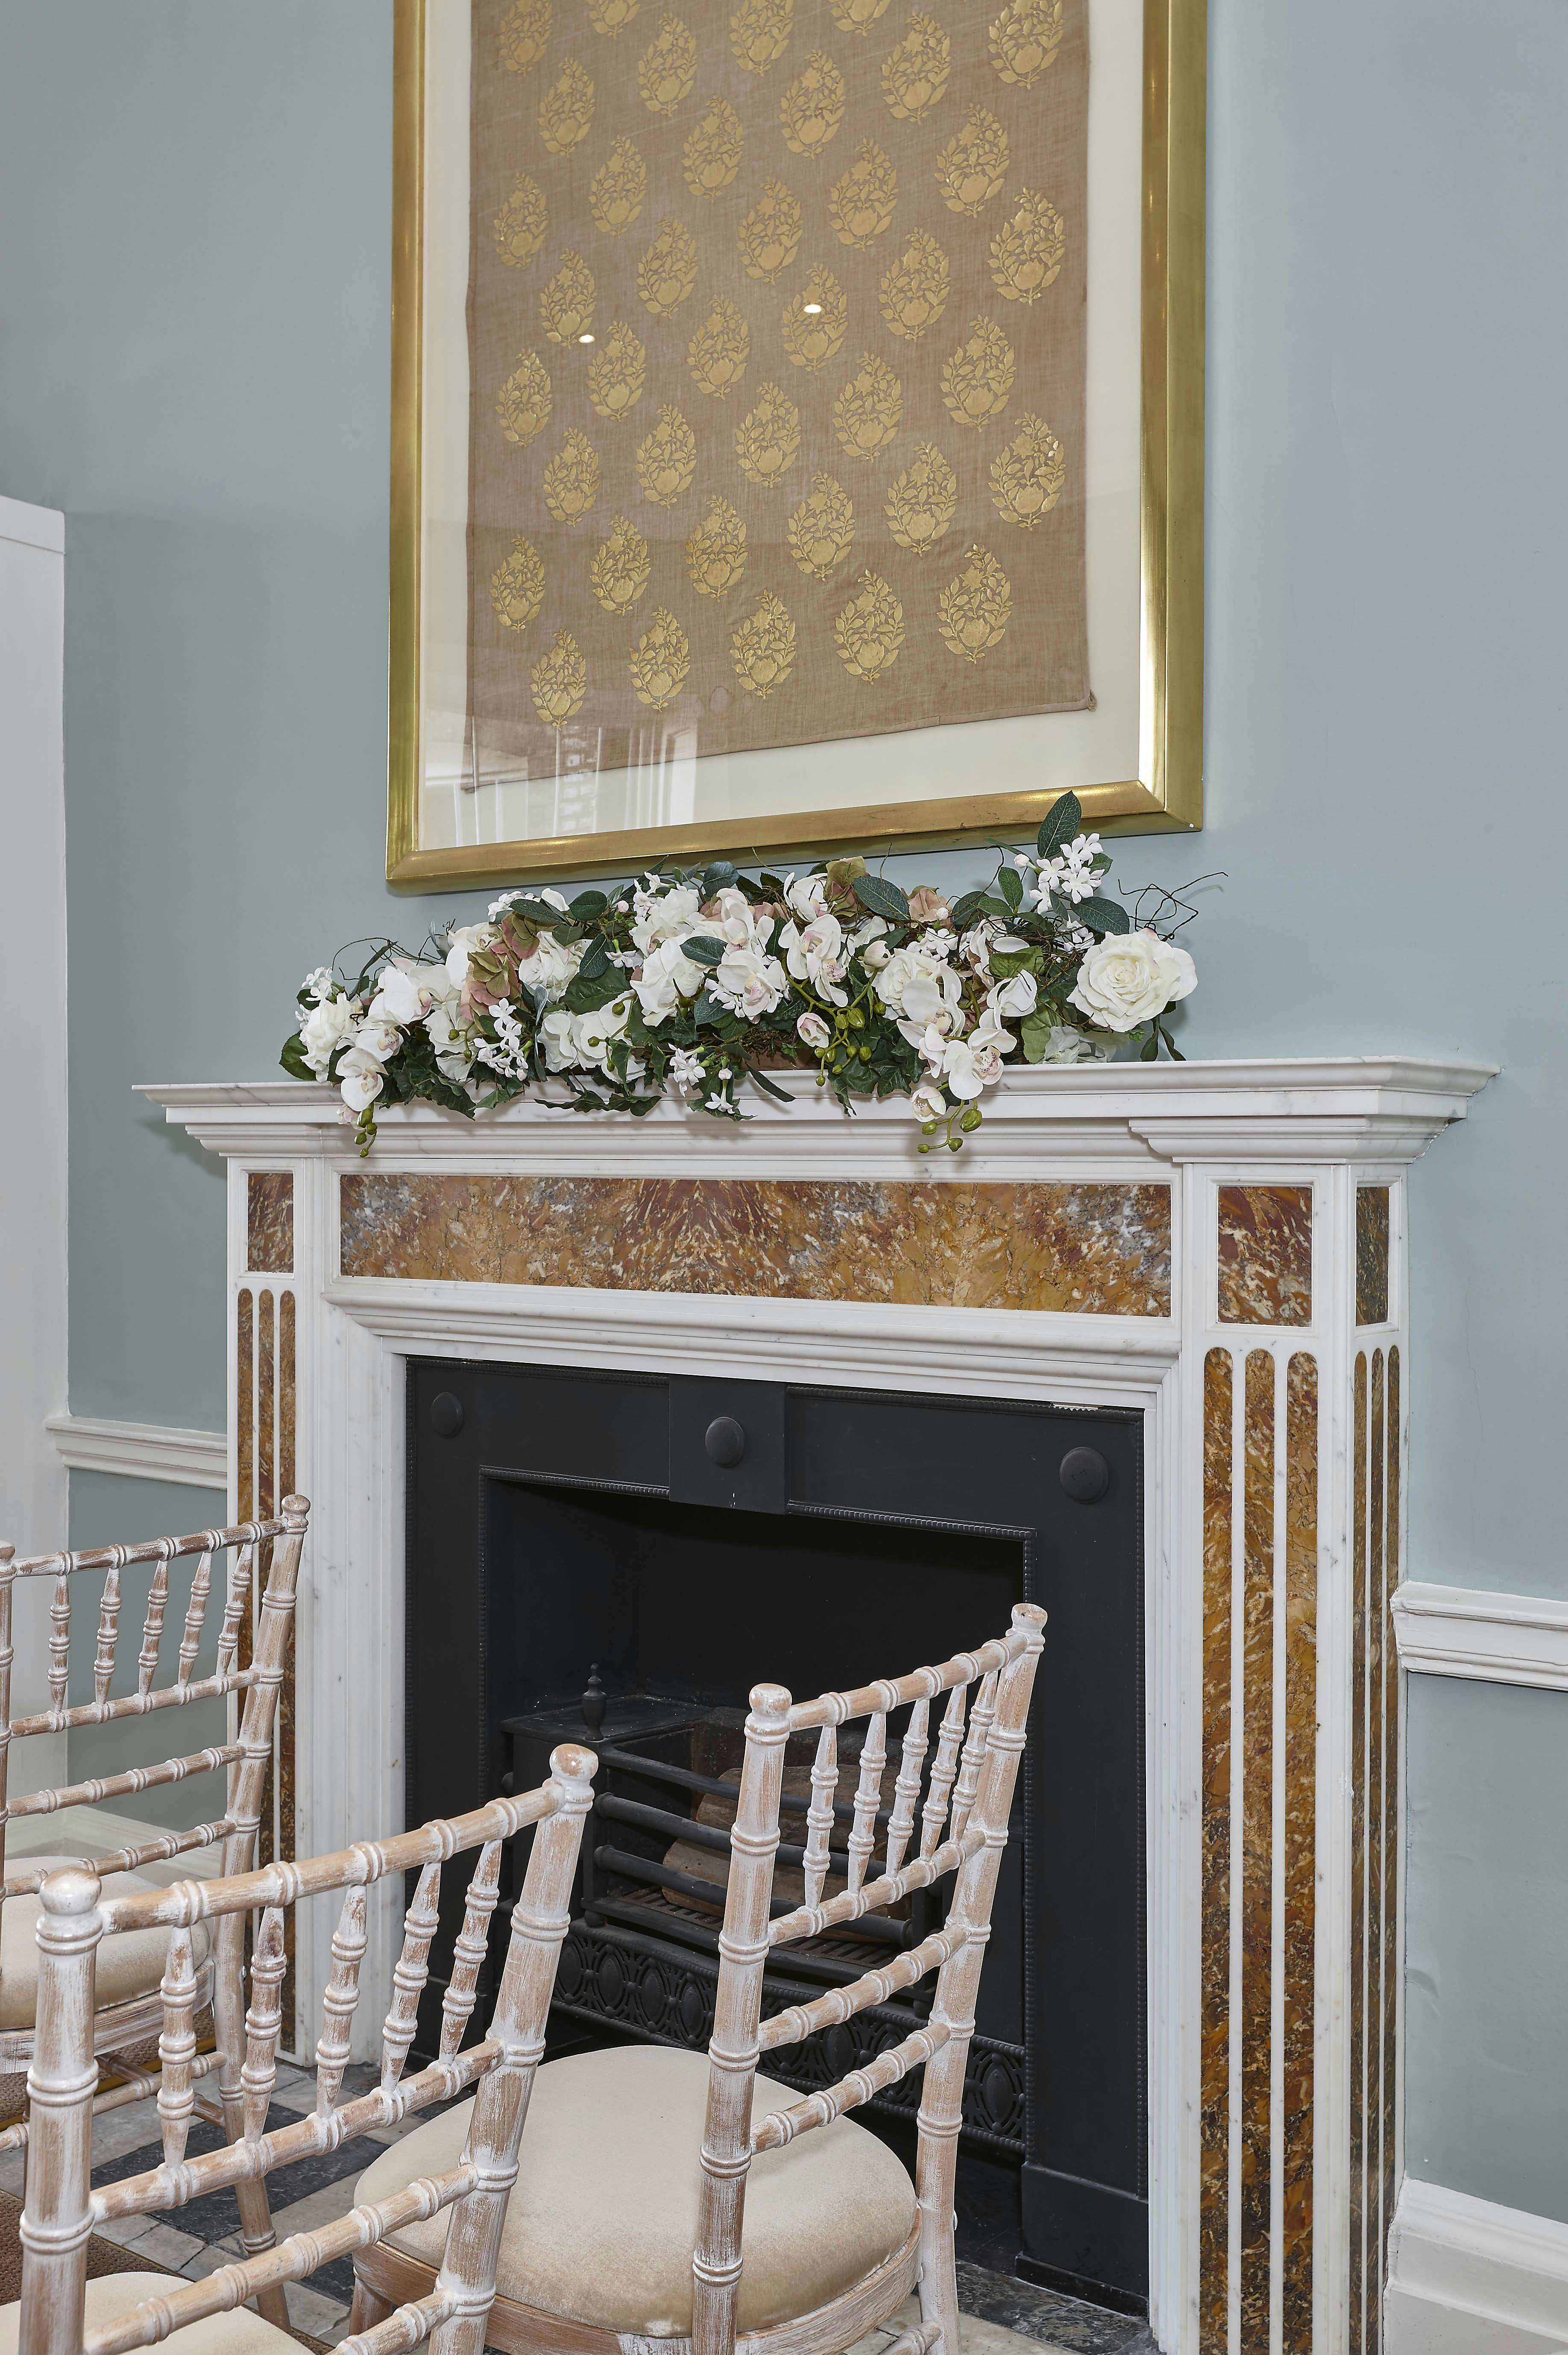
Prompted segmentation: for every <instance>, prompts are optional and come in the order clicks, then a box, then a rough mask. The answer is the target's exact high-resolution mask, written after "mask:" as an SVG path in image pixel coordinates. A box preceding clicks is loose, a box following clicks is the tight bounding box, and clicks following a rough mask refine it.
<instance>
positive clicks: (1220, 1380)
mask: <svg viewBox="0 0 1568 2355" xmlns="http://www.w3.org/2000/svg"><path fill="white" fill-rule="evenodd" d="M1231 1425H1232V1361H1231V1353H1230V1351H1229V1350H1228V1349H1211V1350H1210V1352H1209V1354H1208V1356H1207V1357H1206V1358H1205V1359H1204V1360H1203V1909H1202V1927H1201V1932H1200V1936H1201V1940H1202V1956H1201V1965H1200V1970H1201V1991H1202V2023H1203V2025H1202V2035H1203V2060H1202V2079H1201V2094H1200V2100H1201V2111H1200V2193H1199V2202H1200V2204H1199V2224H1198V2236H1199V2239H1198V2345H1199V2350H1200V2355H1225V2350H1226V2337H1227V2324H1226V2291H1227V2280H1228V2274H1229V2268H1230V2245H1231V1546H1232V1536H1231V1531H1232V1510H1233V1508H1232V1495H1233V1488H1234V1472H1233V1466H1232V1455H1233V1452H1234V1451H1233V1447H1232V1432H1231Z"/></svg>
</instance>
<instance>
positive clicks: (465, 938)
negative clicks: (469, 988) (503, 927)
mask: <svg viewBox="0 0 1568 2355" xmlns="http://www.w3.org/2000/svg"><path fill="white" fill-rule="evenodd" d="M495 937H496V935H495V932H494V931H493V929H492V928H491V926H490V925H488V924H458V925H456V926H454V928H453V934H452V944H451V946H450V947H449V948H448V950H447V952H446V977H447V979H448V980H449V981H450V982H451V984H452V986H453V988H454V989H461V988H462V986H463V985H464V982H465V981H466V980H467V978H468V960H469V958H470V957H471V956H472V955H473V954H474V952H475V949H487V948H488V947H489V945H490V943H491V942H492V941H493V940H494V939H495Z"/></svg>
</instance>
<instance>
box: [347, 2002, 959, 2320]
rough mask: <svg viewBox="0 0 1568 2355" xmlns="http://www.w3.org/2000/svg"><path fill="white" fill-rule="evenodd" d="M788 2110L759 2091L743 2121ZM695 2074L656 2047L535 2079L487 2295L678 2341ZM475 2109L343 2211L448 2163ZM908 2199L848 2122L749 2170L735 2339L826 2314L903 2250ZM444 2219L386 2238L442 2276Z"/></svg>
mask: <svg viewBox="0 0 1568 2355" xmlns="http://www.w3.org/2000/svg"><path fill="white" fill-rule="evenodd" d="M799 2099H800V2095H799V2094H795V2093H792V2092H791V2091H790V2089H789V2088H788V2087H787V2086H785V2085H779V2084H775V2083H773V2081H772V2080H771V2079H769V2078H766V2077H759V2078H758V2079H757V2080H756V2090H755V2093H754V2094H753V2096H752V2116H753V2118H761V2117H763V2115H765V2114H766V2113H767V2112H768V2111H770V2110H777V2109H784V2108H786V2107H787V2106H788V2105H789V2104H790V2103H791V2102H795V2101H798V2100H799ZM707 2102H708V2061H707V2057H706V2055H705V2054H703V2053H699V2052H672V2051H665V2050H664V2049H663V2048H662V2047H660V2046H658V2045H654V2044H637V2045H629V2046H626V2047H624V2048H623V2049H621V2050H619V2051H610V2052H583V2053H577V2054H574V2055H573V2056H572V2057H571V2059H570V2060H567V2061H551V2062H549V2063H548V2064H547V2065H546V2066H545V2067H544V2068H542V2069H541V2070H540V2071H539V2076H538V2077H537V2079H536V2080H535V2083H534V2090H533V2097H532V2099H531V2101H530V2102H529V2104H528V2124H527V2126H525V2127H524V2129H523V2140H522V2148H521V2151H520V2152H519V2154H518V2157H519V2168H518V2174H517V2185H516V2188H515V2189H514V2190H513V2192H512V2196H511V2200H510V2202H509V2204H508V2206H507V2224H506V2231H505V2233H504V2234H503V2237H502V2241H501V2260H500V2264H499V2267H498V2270H497V2274H496V2288H497V2290H498V2292H499V2294H500V2296H502V2297H506V2298H512V2299H515V2300H516V2301H517V2304H519V2305H522V2306H532V2307H541V2308H542V2309H543V2310H544V2312H546V2313H547V2314H559V2315H563V2316H570V2317H571V2318H573V2319H574V2320H576V2321H579V2322H588V2323H595V2324H597V2325H598V2326H599V2328H601V2329H604V2330H615V2331H629V2332H632V2333H634V2334H636V2335H638V2336H641V2337H645V2338H684V2337H685V2336H686V2335H687V2334H688V2332H689V2331H690V2328H691V2248H692V2243H693V2241H694V2240H695V2238H696V2234H697V2200H698V2187H699V2182H700V2179H701V2171H700V2168H699V2160H698V2153H699V2148H700V2147H701V2141H702V2121H703V2115H704V2111H705V2109H706V2107H707ZM473 2107H474V2105H473V2103H472V2102H471V2101H469V2102H463V2103H460V2104H459V2105H457V2106H456V2107H455V2108H454V2109H451V2110H448V2111H447V2112H446V2113H445V2114H444V2115H443V2116H442V2117H439V2118H434V2119H432V2122H431V2123H430V2125H429V2126H421V2127H419V2128H418V2129H417V2130H416V2131H415V2132H414V2133H412V2134H411V2135H407V2136H405V2137H404V2138H403V2139H402V2141H400V2142H398V2143H395V2144H393V2146H392V2147H391V2148H390V2149H389V2150H388V2151H387V2152H386V2153H385V2154H384V2155H383V2157H381V2158H379V2159H378V2160H377V2161H376V2163H375V2165H374V2166H373V2167H371V2168H369V2169H368V2170H367V2171H366V2173H365V2174H363V2175H362V2176H361V2177H360V2179H359V2180H358V2182H357V2185H356V2186H355V2190H354V2199H355V2203H356V2205H360V2204H362V2203H364V2202H366V2201H368V2200H385V2199H386V2198H388V2197H389V2194H390V2193H392V2192H393V2191H396V2190H400V2189H401V2187H402V2186H403V2185H404V2184H405V2183H411V2182H412V2181H413V2180H414V2179H415V2178H416V2177H418V2176H421V2175H433V2174H436V2173H438V2172H440V2170H441V2169H443V2168H448V2167H453V2166H455V2165H456V2163H457V2160H458V2158H460V2156H461V2154H462V2150H463V2143H464V2136H465V2135H466V2133H467V2131H468V2120H469V2115H470V2114H471V2112H472V2110H473ZM914 2219H915V2200H914V2186H913V2185H912V2182H911V2181H910V2179H909V2176H908V2174H907V2173H906V2171H905V2169H904V2168H903V2167H902V2165H901V2162H900V2161H899V2159H898V2158H895V2156H894V2155H893V2153H892V2152H891V2150H889V2149H888V2148H887V2147H885V2145H883V2144H882V2143H880V2142H879V2141H878V2140H877V2138H876V2137H875V2136H874V2135H870V2134H868V2133H867V2132H866V2129H865V2128H864V2126H856V2125H855V2123H854V2122H853V2120H852V2119H849V2118H839V2119H837V2120H836V2121H835V2123H834V2124H833V2125H832V2126H818V2127H816V2128H815V2129H814V2131H813V2132H811V2133H810V2134H807V2135H803V2136H802V2137H801V2138H800V2140H799V2141H798V2142H793V2143H786V2144H785V2146H784V2148H783V2149H782V2150H770V2151H764V2152H763V2153H762V2155H761V2156H760V2157H759V2158H755V2159H753V2161H752V2170H751V2174H750V2177H749V2178H748V2180H747V2185H746V2211H745V2231H744V2236H743V2240H742V2243H741V2253H742V2257H743V2260H744V2263H743V2268H742V2271H741V2305H740V2323H739V2327H740V2328H741V2329H742V2330H763V2329H766V2328H769V2327H770V2326H771V2325H773V2324H774V2323H779V2322H788V2321H791V2320H793V2319H794V2318H795V2316H797V2315H802V2314H809V2313H810V2312H811V2311H812V2309H813V2308H814V2307H818V2306H825V2305H826V2304H827V2302H828V2300H829V2299H830V2298H833V2297H836V2296H838V2295H839V2293H840V2292H842V2291H844V2290H848V2289H852V2288H853V2287H854V2286H855V2284H856V2283H857V2282H859V2281H863V2280H864V2279H865V2277H866V2275H868V2274H869V2273H871V2272H873V2271H874V2270H875V2269H876V2267H877V2266H878V2265H880V2264H882V2263H883V2262H884V2261H885V2260H886V2259H887V2258H889V2257H891V2256H893V2255H894V2254H896V2253H897V2252H898V2251H899V2250H900V2249H901V2248H902V2246H903V2245H904V2243H905V2242H906V2241H907V2240H908V2238H909V2236H910V2232H911V2231H912V2228H913V2225H914ZM447 2221H448V2220H447V2218H446V2217H445V2216H444V2215H443V2216H439V2217H432V2219H431V2220H430V2222H428V2223H423V2224H413V2225H411V2226H410V2227H409V2228H408V2230H407V2231H406V2232H398V2233H396V2234H394V2235H393V2240H392V2245H393V2247H394V2248H399V2249H405V2250H407V2251H408V2253H409V2254H411V2256H416V2257H421V2258H422V2259H423V2260H424V2262H425V2264H429V2265H439V2264H440V2263H441V2259H442V2253H443V2248H444V2245H445V2240H446V2228H447Z"/></svg>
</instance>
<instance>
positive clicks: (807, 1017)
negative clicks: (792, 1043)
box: [795, 1014, 833, 1054]
mask: <svg viewBox="0 0 1568 2355" xmlns="http://www.w3.org/2000/svg"><path fill="white" fill-rule="evenodd" d="M795 1037H796V1038H797V1039H804V1040H805V1044H806V1045H807V1046H808V1047H809V1048H810V1049H811V1050H812V1052H813V1053H814V1054H821V1053H822V1052H823V1050H825V1049H826V1048H828V1047H831V1046H832V1044H833V1033H832V1031H831V1030H830V1029H829V1028H828V1027H827V1023H826V1022H825V1021H824V1020H823V1018H822V1017H821V1015H820V1014H803V1015H802V1016H801V1018H800V1020H799V1021H798V1022H797V1023H796V1024H795Z"/></svg>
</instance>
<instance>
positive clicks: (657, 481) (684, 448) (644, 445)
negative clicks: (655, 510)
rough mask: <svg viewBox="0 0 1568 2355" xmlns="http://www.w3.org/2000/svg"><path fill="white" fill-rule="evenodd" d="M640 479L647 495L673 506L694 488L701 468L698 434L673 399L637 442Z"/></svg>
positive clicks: (646, 497)
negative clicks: (652, 428) (653, 424)
mask: <svg viewBox="0 0 1568 2355" xmlns="http://www.w3.org/2000/svg"><path fill="white" fill-rule="evenodd" d="M636 471H637V481H638V483H639V484H640V485H642V492H643V496H644V497H645V499H651V500H652V502H653V504H654V506H656V507H672V506H674V505H675V503H676V501H677V499H678V498H679V496H680V495H681V493H682V492H683V491H688V490H689V489H690V488H691V482H692V477H693V475H694V474H696V472H697V436H696V434H695V433H694V432H692V430H691V428H690V426H689V425H688V423H687V421H686V420H685V418H684V417H683V416H682V415H681V413H680V411H679V410H678V409H677V408H676V407H675V405H674V403H673V402H670V401H667V402H666V403H665V405H664V407H663V408H662V409H661V410H659V421H658V423H657V424H656V426H655V427H654V430H653V432H651V433H650V434H649V435H648V436H647V439H646V440H645V441H643V442H638V444H637V460H636Z"/></svg>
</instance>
